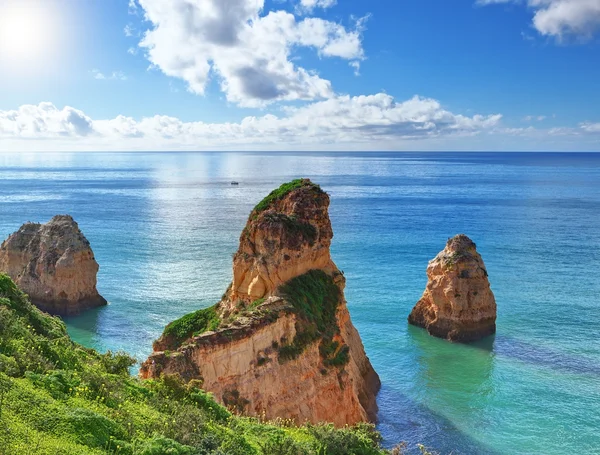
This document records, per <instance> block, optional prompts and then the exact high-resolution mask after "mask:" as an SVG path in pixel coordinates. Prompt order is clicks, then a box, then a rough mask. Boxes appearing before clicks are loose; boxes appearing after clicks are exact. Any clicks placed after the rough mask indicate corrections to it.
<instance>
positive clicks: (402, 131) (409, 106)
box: [0, 0, 600, 151]
mask: <svg viewBox="0 0 600 455" xmlns="http://www.w3.org/2000/svg"><path fill="white" fill-rule="evenodd" d="M0 74H1V75H2V77H1V84H0V147H1V148H2V150H221V149H223V150H225V149H236V150H246V149H252V150H255V149H265V150H288V149H289V150H596V151H600V108H599V106H600V82H599V81H600V0H455V1H449V0H395V1H391V0H373V1H370V2H365V1H358V0H337V1H335V0H264V1H263V0H169V1H165V0H131V1H130V0H78V1H77V2H75V1H72V0H0Z"/></svg>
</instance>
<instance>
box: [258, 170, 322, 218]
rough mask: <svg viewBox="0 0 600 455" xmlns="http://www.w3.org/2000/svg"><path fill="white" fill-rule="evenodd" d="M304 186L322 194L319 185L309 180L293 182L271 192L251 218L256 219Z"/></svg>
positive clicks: (259, 204)
mask: <svg viewBox="0 0 600 455" xmlns="http://www.w3.org/2000/svg"><path fill="white" fill-rule="evenodd" d="M303 186H306V187H308V188H312V189H315V190H317V191H319V192H322V190H321V187H320V186H319V185H316V184H314V183H312V182H311V181H310V180H308V179H296V180H292V181H291V182H288V183H284V184H283V185H281V186H280V187H279V188H277V189H275V190H273V191H271V192H270V193H269V194H268V195H267V196H266V197H265V198H264V199H263V200H262V201H260V202H259V203H258V204H256V207H254V209H253V210H252V213H251V214H250V217H251V218H255V217H256V216H257V215H258V214H259V213H260V212H262V211H263V210H266V209H267V208H268V207H269V206H270V205H271V204H272V203H273V202H276V201H278V200H280V199H283V198H284V197H285V196H286V195H287V194H289V193H290V192H291V191H293V190H296V189H298V188H301V187H303Z"/></svg>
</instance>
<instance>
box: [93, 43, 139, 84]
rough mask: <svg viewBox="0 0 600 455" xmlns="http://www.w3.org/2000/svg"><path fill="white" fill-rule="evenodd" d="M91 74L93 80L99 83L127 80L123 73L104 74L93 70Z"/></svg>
mask: <svg viewBox="0 0 600 455" xmlns="http://www.w3.org/2000/svg"><path fill="white" fill-rule="evenodd" d="M130 50H131V49H130ZM128 52H129V51H128ZM130 53H131V52H130ZM91 73H92V76H93V77H94V79H98V80H101V81H105V80H111V81H126V80H127V76H126V75H125V73H123V71H113V72H112V73H110V74H104V73H102V72H100V71H99V70H97V69H93V70H92V71H91Z"/></svg>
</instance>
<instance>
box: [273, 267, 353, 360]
mask: <svg viewBox="0 0 600 455" xmlns="http://www.w3.org/2000/svg"><path fill="white" fill-rule="evenodd" d="M279 291H280V293H281V295H282V296H284V297H285V299H286V300H287V301H288V302H289V303H290V304H291V305H292V306H293V308H294V311H295V313H296V315H297V323H296V336H295V337H294V339H293V340H292V342H291V343H290V344H284V345H282V346H280V347H279V350H278V354H279V361H280V362H286V361H288V360H293V359H296V358H297V357H298V356H299V355H300V354H302V352H304V349H305V348H306V347H307V346H308V345H309V344H310V343H312V342H314V341H316V340H318V339H321V343H320V346H319V351H320V354H321V357H322V358H323V362H324V364H325V366H334V367H339V366H343V365H345V364H346V363H348V361H349V352H350V350H349V348H348V346H345V345H344V346H340V345H339V343H338V342H334V341H332V340H333V337H334V336H335V335H336V334H338V333H339V328H338V326H337V320H336V312H337V308H338V305H339V303H340V300H341V293H340V288H339V287H338V286H337V285H336V284H335V281H334V278H333V277H332V276H329V275H328V274H326V273H325V272H324V271H322V270H311V271H309V272H307V273H305V274H304V275H301V276H298V277H296V278H293V279H291V280H290V281H288V282H287V283H285V284H284V285H283V286H282V287H281V288H280V289H279Z"/></svg>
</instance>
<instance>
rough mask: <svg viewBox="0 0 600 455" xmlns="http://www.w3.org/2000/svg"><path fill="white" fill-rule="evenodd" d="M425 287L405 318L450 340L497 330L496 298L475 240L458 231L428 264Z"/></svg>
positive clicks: (476, 338) (487, 333) (467, 339)
mask: <svg viewBox="0 0 600 455" xmlns="http://www.w3.org/2000/svg"><path fill="white" fill-rule="evenodd" d="M427 277H428V282H427V287H426V288H425V292H424V293H423V296H422V297H421V300H419V301H418V302H417V304H416V305H415V307H414V308H413V310H412V312H411V313H410V316H409V317H408V322H409V323H411V324H413V325H416V326H419V327H424V328H425V329H427V331H428V332H429V333H430V334H431V335H433V336H436V337H439V338H445V339H448V340H450V341H463V342H467V341H475V340H478V339H480V338H484V337H486V336H488V335H491V334H493V333H495V332H496V300H495V299H494V294H493V293H492V290H491V288H490V283H489V281H488V273H487V270H486V268H485V265H484V263H483V259H481V256H480V255H479V253H478V252H477V250H476V248H475V243H473V241H472V240H471V239H470V238H469V237H467V236H466V235H464V234H459V235H457V236H455V237H453V238H451V239H450V240H448V243H446V248H444V249H443V250H442V251H441V252H440V253H439V254H438V255H437V256H436V257H435V258H434V259H433V260H432V261H430V262H429V265H428V266H427Z"/></svg>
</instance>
